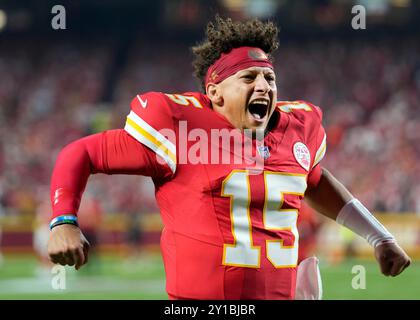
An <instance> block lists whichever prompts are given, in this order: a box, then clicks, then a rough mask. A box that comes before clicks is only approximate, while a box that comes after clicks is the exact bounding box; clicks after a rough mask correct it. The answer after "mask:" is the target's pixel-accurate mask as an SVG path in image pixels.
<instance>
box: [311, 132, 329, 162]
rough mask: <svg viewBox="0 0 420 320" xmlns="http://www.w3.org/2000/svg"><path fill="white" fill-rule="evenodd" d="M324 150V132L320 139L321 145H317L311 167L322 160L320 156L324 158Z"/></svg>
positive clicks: (325, 145) (325, 136)
mask: <svg viewBox="0 0 420 320" xmlns="http://www.w3.org/2000/svg"><path fill="white" fill-rule="evenodd" d="M326 150H327V135H326V134H325V133H324V138H323V139H322V142H321V145H320V146H319V148H318V151H317V152H316V155H315V161H314V164H313V166H312V168H313V167H315V166H316V165H317V164H318V163H319V162H320V161H321V160H322V158H324V155H325V151H326Z"/></svg>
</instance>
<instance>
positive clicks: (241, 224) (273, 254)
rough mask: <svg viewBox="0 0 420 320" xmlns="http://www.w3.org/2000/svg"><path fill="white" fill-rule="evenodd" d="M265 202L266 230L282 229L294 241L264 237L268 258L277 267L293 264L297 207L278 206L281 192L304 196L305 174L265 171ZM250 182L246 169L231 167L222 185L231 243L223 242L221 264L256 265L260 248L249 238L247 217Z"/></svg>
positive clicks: (296, 237)
mask: <svg viewBox="0 0 420 320" xmlns="http://www.w3.org/2000/svg"><path fill="white" fill-rule="evenodd" d="M264 184H265V201H264V209H263V223H264V228H265V229H267V230H283V231H284V232H290V233H291V234H292V239H294V240H293V244H292V245H289V246H286V245H284V244H283V240H282V239H279V240H266V252H267V259H268V260H269V261H270V262H271V263H272V264H273V265H274V266H275V267H276V268H291V267H295V266H296V264H297V259H298V240H299V234H298V231H297V226H296V221H297V216H298V211H297V210H296V209H281V208H282V206H283V202H284V195H285V194H291V195H297V196H303V194H304V193H305V190H306V176H305V175H303V174H290V173H281V172H269V171H265V172H264ZM251 194H252V192H251V185H250V183H249V173H248V172H247V171H246V170H233V171H232V172H231V173H230V174H229V175H228V177H227V178H226V179H225V180H224V181H223V184H222V196H224V197H230V218H231V229H232V235H233V239H234V243H233V244H224V247H223V264H224V265H228V266H239V267H248V268H259V267H260V263H261V247H260V246H255V245H254V243H253V239H252V223H251V216H250V211H249V207H250V202H251Z"/></svg>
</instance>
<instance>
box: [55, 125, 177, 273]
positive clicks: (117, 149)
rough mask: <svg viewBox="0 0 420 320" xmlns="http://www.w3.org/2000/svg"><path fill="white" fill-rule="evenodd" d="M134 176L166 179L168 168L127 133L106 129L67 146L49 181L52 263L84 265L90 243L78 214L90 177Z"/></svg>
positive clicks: (169, 173) (77, 267) (59, 157)
mask: <svg viewBox="0 0 420 320" xmlns="http://www.w3.org/2000/svg"><path fill="white" fill-rule="evenodd" d="M95 173H106V174H136V175H147V176H153V177H161V178H165V177H169V176H170V175H171V174H172V172H171V170H170V169H169V167H168V166H166V165H164V164H160V163H159V162H158V161H156V154H155V153H154V152H152V151H151V150H150V149H149V148H147V147H145V146H144V145H142V144H140V143H138V141H136V140H135V139H134V138H133V137H132V136H130V135H129V134H128V133H127V132H126V131H124V130H122V129H120V130H109V131H105V132H102V133H98V134H94V135H91V136H87V137H85V138H82V139H80V140H77V141H74V142H72V143H71V144H69V145H68V146H66V147H65V148H64V149H63V150H62V151H61V152H60V154H59V156H58V158H57V161H56V164H55V167H54V171H53V174H52V179H51V190H50V192H51V193H50V195H51V203H52V208H53V217H52V220H51V223H50V228H51V234H50V239H49V241H48V254H49V256H50V259H51V261H52V262H53V263H59V264H61V265H66V264H67V265H70V266H72V265H75V267H76V269H79V268H80V267H81V266H82V265H83V264H85V263H86V262H87V259H88V250H89V243H88V241H87V240H86V238H85V237H84V236H83V234H82V231H81V230H80V229H79V228H78V224H77V212H78V209H79V206H80V202H81V199H82V194H83V191H84V190H85V187H86V184H87V181H88V178H89V176H90V175H91V174H95Z"/></svg>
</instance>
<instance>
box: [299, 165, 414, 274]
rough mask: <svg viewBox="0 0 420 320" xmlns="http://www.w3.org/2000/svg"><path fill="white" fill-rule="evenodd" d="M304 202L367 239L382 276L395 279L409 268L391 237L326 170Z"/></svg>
mask: <svg viewBox="0 0 420 320" xmlns="http://www.w3.org/2000/svg"><path fill="white" fill-rule="evenodd" d="M305 199H306V200H307V201H308V203H309V205H310V206H311V207H313V208H314V209H315V210H317V211H318V212H320V213H321V214H323V215H325V216H327V217H329V218H331V219H333V220H336V221H337V222H338V223H339V224H341V225H343V226H345V227H347V228H349V229H350V230H352V231H353V232H355V233H356V234H358V235H359V236H361V237H363V238H364V239H366V241H368V242H369V244H371V245H372V246H373V247H374V249H375V257H376V260H377V261H378V263H379V265H380V269H381V272H382V273H383V274H384V275H387V276H389V275H390V276H396V275H398V274H400V273H401V272H402V271H403V270H404V269H405V268H407V267H408V266H409V265H410V262H411V260H410V258H409V257H408V255H407V254H406V253H405V252H404V250H403V249H401V247H400V246H398V244H397V242H396V240H395V238H394V237H393V235H392V234H391V233H389V231H388V230H387V229H386V228H385V227H384V226H383V225H382V224H381V223H380V222H379V221H378V220H377V219H376V218H375V217H374V216H373V215H372V214H371V213H370V212H369V210H368V209H367V208H366V207H365V206H363V204H362V203H360V201H358V200H357V199H356V198H355V197H354V196H353V195H352V194H351V193H350V192H349V191H348V190H347V189H346V188H345V187H344V186H343V184H342V183H340V182H339V181H338V180H337V179H336V178H335V177H334V176H333V175H332V174H331V173H330V172H329V171H328V170H326V169H325V168H322V170H321V177H320V180H319V182H318V184H317V185H316V186H313V187H311V188H308V190H307V192H306V194H305Z"/></svg>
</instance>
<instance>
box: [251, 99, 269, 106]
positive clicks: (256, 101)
mask: <svg viewBox="0 0 420 320" xmlns="http://www.w3.org/2000/svg"><path fill="white" fill-rule="evenodd" d="M251 103H255V104H257V103H258V104H264V105H268V101H267V100H254V101H252V102H251Z"/></svg>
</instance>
